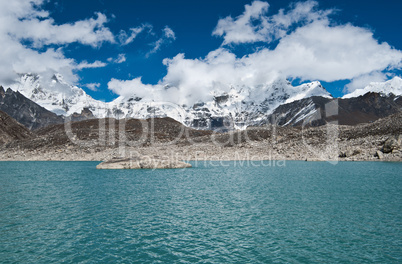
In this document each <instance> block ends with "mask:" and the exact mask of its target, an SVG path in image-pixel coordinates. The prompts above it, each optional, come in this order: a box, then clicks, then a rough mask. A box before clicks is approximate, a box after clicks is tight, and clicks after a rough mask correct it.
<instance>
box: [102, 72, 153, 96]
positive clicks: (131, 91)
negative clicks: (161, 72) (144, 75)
mask: <svg viewBox="0 0 402 264" xmlns="http://www.w3.org/2000/svg"><path fill="white" fill-rule="evenodd" d="M107 85H108V88H109V90H111V91H112V92H114V93H115V94H118V95H123V96H132V95H136V96H138V97H146V96H147V95H149V94H150V93H151V94H152V92H153V91H154V89H155V88H156V86H153V85H149V84H143V83H142V81H141V77H138V78H135V79H133V80H127V81H120V80H117V79H114V78H112V79H111V80H110V81H109V82H108V84H107Z"/></svg>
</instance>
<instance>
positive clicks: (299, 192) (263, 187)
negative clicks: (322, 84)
mask: <svg viewBox="0 0 402 264" xmlns="http://www.w3.org/2000/svg"><path fill="white" fill-rule="evenodd" d="M98 163H99V162H0V263H373V262H377V263H402V163H386V162H340V163H338V164H337V165H332V164H330V163H327V162H302V161H287V162H286V164H281V165H285V166H252V164H247V163H246V164H239V162H226V163H225V164H219V163H212V164H211V163H204V162H198V163H195V162H192V164H193V165H195V167H193V168H190V169H185V170H183V169H180V170H155V171H152V170H96V169H95V166H96V165H97V164H98ZM222 165H223V166H222ZM241 165H243V166H241ZM257 165H258V164H257ZM265 165H266V164H265Z"/></svg>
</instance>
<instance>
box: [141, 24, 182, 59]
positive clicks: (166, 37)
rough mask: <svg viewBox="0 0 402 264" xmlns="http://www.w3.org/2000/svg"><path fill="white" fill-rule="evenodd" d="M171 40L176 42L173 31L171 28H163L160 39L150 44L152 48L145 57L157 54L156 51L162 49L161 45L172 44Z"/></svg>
mask: <svg viewBox="0 0 402 264" xmlns="http://www.w3.org/2000/svg"><path fill="white" fill-rule="evenodd" d="M173 40H176V35H175V33H174V32H173V30H172V29H171V28H169V27H168V26H165V28H164V29H163V34H162V37H160V38H159V39H158V40H157V41H155V42H154V43H152V44H151V45H152V46H153V48H152V50H150V51H149V52H148V53H147V55H146V56H147V57H148V56H149V55H151V54H153V53H155V52H157V51H158V50H160V48H161V47H162V45H163V44H167V43H170V42H172V41H173Z"/></svg>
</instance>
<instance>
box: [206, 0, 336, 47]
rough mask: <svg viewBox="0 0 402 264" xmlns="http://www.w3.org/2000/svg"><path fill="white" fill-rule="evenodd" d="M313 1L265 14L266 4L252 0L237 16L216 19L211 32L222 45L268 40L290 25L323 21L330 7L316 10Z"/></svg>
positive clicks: (279, 34) (279, 36) (283, 31)
mask: <svg viewBox="0 0 402 264" xmlns="http://www.w3.org/2000/svg"><path fill="white" fill-rule="evenodd" d="M317 7H318V3H317V2H315V1H306V2H298V3H295V4H292V8H291V9H290V10H289V11H285V9H280V10H279V12H278V14H276V15H273V16H268V15H267V13H268V9H269V4H268V3H267V2H262V1H254V2H252V4H251V5H245V10H244V12H243V14H241V15H240V16H238V17H236V18H233V17H231V16H228V17H226V18H224V19H220V20H219V21H218V25H217V26H216V28H215V30H214V31H213V33H212V34H213V35H215V36H221V37H223V38H224V41H223V43H222V44H223V45H227V44H241V43H254V42H270V41H272V40H276V39H278V38H281V37H283V36H285V35H286V33H287V32H288V31H289V29H290V28H291V26H294V25H295V24H306V23H310V22H313V21H317V20H320V19H323V20H326V19H327V17H328V15H329V14H331V13H332V12H333V10H319V9H317Z"/></svg>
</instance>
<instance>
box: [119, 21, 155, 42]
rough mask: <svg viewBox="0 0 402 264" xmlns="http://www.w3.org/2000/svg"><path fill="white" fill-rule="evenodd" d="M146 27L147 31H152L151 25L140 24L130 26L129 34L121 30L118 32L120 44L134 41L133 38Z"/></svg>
mask: <svg viewBox="0 0 402 264" xmlns="http://www.w3.org/2000/svg"><path fill="white" fill-rule="evenodd" d="M146 29H148V32H151V31H152V25H150V24H142V25H141V26H138V27H135V28H130V32H131V34H130V35H128V34H127V32H126V31H124V30H121V31H120V34H119V41H120V43H121V44H122V45H128V44H130V43H131V42H133V41H134V39H135V38H136V37H137V36H138V35H139V34H140V33H141V32H143V31H144V30H146Z"/></svg>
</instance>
